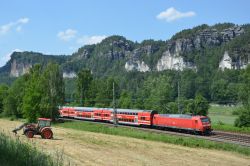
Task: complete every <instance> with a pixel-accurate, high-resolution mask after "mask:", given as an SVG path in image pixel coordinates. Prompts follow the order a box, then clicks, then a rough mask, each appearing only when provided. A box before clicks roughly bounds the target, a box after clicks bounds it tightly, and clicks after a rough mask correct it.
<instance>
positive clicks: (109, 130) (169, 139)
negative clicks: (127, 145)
mask: <svg viewBox="0 0 250 166" xmlns="http://www.w3.org/2000/svg"><path fill="white" fill-rule="evenodd" d="M55 125H56V126H59V127H64V128H71V129H76V130H81V131H90V132H96V133H103V134H110V135H119V136H125V137H132V138H138V139H144V140H151V141H159V142H165V143H171V144H177V145H183V146H187V147H201V148H208V149H218V150H225V151H232V152H237V153H241V154H244V155H247V156H250V148H246V147H241V146H238V145H233V144H228V143H217V142H212V141H208V140H203V139H197V138H188V137H180V136H172V135H166V134H158V133H151V132H146V131H141V130H138V129H136V128H135V129H134V128H121V127H117V128H116V127H111V126H104V125H101V124H95V123H90V122H84V121H82V122H65V123H58V124H55Z"/></svg>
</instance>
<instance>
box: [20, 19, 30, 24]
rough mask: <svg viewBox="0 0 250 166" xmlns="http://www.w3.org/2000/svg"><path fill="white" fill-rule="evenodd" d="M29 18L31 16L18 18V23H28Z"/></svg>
mask: <svg viewBox="0 0 250 166" xmlns="http://www.w3.org/2000/svg"><path fill="white" fill-rule="evenodd" d="M29 20H30V19H29V18H20V19H19V20H17V23H20V24H27V23H28V22H29Z"/></svg>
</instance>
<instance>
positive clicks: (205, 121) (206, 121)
mask: <svg viewBox="0 0 250 166" xmlns="http://www.w3.org/2000/svg"><path fill="white" fill-rule="evenodd" d="M201 121H202V123H209V122H210V120H209V119H208V118H201Z"/></svg>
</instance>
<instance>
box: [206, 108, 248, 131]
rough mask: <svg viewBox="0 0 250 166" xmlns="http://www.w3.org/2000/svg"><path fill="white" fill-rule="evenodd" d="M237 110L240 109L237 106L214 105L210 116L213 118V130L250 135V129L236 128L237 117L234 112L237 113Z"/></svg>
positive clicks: (210, 110)
mask: <svg viewBox="0 0 250 166" xmlns="http://www.w3.org/2000/svg"><path fill="white" fill-rule="evenodd" d="M237 109H239V107H237V106H236V107H229V106H221V105H212V106H211V107H210V109H209V115H208V116H209V117H210V118H211V121H212V126H213V129H215V130H222V131H232V132H240V133H248V134H250V127H242V128H239V127H235V126H234V121H235V119H236V118H237V115H234V114H233V112H235V111H237Z"/></svg>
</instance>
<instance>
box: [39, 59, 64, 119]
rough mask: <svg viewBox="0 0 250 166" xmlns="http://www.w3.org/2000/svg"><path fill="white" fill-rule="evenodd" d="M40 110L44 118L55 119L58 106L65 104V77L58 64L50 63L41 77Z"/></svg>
mask: <svg viewBox="0 0 250 166" xmlns="http://www.w3.org/2000/svg"><path fill="white" fill-rule="evenodd" d="M40 84H41V87H42V89H43V94H42V96H41V102H40V109H41V113H40V114H41V116H42V117H50V118H52V119H54V118H55V117H56V116H57V115H58V106H60V105H62V104H63V103H64V82H63V75H62V72H61V71H60V68H59V65H58V64H53V63H49V64H48V66H47V67H46V69H45V70H44V72H43V74H42V76H41V82H40Z"/></svg>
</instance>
